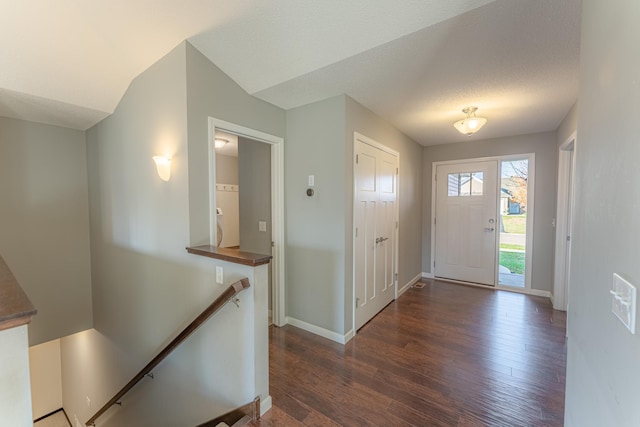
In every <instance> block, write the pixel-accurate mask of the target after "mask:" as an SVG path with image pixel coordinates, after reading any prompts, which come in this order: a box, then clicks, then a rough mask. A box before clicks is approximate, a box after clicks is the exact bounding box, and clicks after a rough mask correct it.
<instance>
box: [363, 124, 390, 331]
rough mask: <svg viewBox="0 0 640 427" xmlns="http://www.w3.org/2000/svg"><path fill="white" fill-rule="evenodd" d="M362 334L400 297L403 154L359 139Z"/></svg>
mask: <svg viewBox="0 0 640 427" xmlns="http://www.w3.org/2000/svg"><path fill="white" fill-rule="evenodd" d="M355 145H356V147H355V152H356V164H355V192H356V194H355V205H354V213H355V218H354V219H355V239H354V257H355V260H354V278H355V283H354V288H355V292H354V294H355V323H356V324H355V327H356V330H357V329H359V328H360V327H361V326H362V325H364V324H365V323H367V322H368V321H369V320H370V319H371V318H372V317H373V316H375V315H376V314H377V313H378V312H379V311H380V310H382V309H383V308H384V307H385V306H386V305H387V304H389V303H390V302H391V301H393V299H394V297H395V273H396V265H395V260H396V252H395V251H396V234H397V233H396V219H397V176H398V175H397V172H398V169H397V168H398V156H397V154H394V153H392V152H390V151H387V150H383V149H381V148H378V147H376V146H374V145H371V144H369V143H367V142H365V141H363V140H362V138H358V137H357V136H356V138H355Z"/></svg>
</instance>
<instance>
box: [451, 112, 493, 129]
mask: <svg viewBox="0 0 640 427" xmlns="http://www.w3.org/2000/svg"><path fill="white" fill-rule="evenodd" d="M477 109H478V107H467V108H464V109H462V112H463V113H465V114H466V115H467V117H465V118H464V119H462V120H458V121H457V122H455V123H454V124H453V127H455V128H456V129H458V131H459V132H460V133H463V134H465V135H467V136H471V135H473V134H474V133H476V132H478V131H479V130H480V128H481V127H482V126H484V125H485V124H486V123H487V119H485V118H484V117H476V110H477Z"/></svg>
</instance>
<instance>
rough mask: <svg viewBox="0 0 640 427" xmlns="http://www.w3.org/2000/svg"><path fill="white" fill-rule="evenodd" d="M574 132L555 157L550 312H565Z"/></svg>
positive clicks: (573, 163) (573, 168)
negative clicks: (554, 231)
mask: <svg viewBox="0 0 640 427" xmlns="http://www.w3.org/2000/svg"><path fill="white" fill-rule="evenodd" d="M575 150H576V132H574V133H573V134H572V135H571V136H570V137H569V138H568V139H567V140H566V141H565V142H564V143H563V144H562V145H561V146H560V151H559V153H558V199H557V205H556V206H557V212H556V254H555V263H554V266H555V267H554V274H553V298H552V300H553V308H555V309H556V310H562V311H566V310H567V307H568V305H569V304H568V302H569V301H568V299H569V298H568V296H569V273H570V270H571V268H570V267H571V223H572V216H573V215H572V211H573V182H574V176H575Z"/></svg>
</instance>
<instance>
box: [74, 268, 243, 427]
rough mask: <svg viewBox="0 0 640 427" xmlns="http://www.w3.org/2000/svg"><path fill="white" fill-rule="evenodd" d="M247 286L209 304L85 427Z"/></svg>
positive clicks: (233, 287)
mask: <svg viewBox="0 0 640 427" xmlns="http://www.w3.org/2000/svg"><path fill="white" fill-rule="evenodd" d="M249 286H250V284H249V279H246V278H245V279H241V280H239V281H237V282H235V283H234V284H232V285H231V286H229V287H228V288H227V289H226V290H225V291H224V292H223V293H222V294H221V295H220V296H219V297H218V298H216V300H215V301H214V302H213V303H211V305H210V306H209V307H207V308H206V309H205V310H204V311H203V312H202V313H200V315H199V316H198V317H196V318H195V320H194V321H193V322H191V323H190V324H189V325H188V326H187V327H186V328H184V330H183V331H182V332H180V334H179V335H178V336H177V337H175V338H174V339H173V341H171V342H170V343H169V344H167V346H166V347H165V348H163V349H162V351H161V352H160V353H158V355H157V356H156V357H154V358H153V360H151V362H149V363H148V364H147V366H145V367H144V368H142V370H141V371H140V372H138V373H137V374H136V376H135V377H133V378H132V379H131V381H129V382H128V383H127V385H125V386H124V387H122V389H121V390H120V391H119V392H118V393H116V395H115V396H113V397H112V398H111V400H109V401H108V402H107V403H105V405H104V406H103V407H102V408H100V409H99V410H98V411H97V412H96V413H95V414H94V415H93V417H91V418H89V420H88V421H87V422H86V423H85V425H87V426H95V422H96V420H97V419H98V418H99V417H100V416H101V415H102V414H104V413H105V412H107V410H108V409H109V408H110V407H112V406H113V405H115V404H116V403H117V402H119V401H120V399H121V398H122V396H124V395H125V394H127V392H128V391H129V390H131V389H132V388H133V387H134V386H135V385H136V384H137V383H138V382H139V381H140V380H141V379H143V378H144V377H145V376H147V375H148V374H149V373H151V371H152V370H153V368H155V367H156V366H158V364H159V363H160V362H162V361H163V360H164V359H165V358H166V357H167V356H168V355H169V354H171V352H172V351H173V350H175V349H176V348H177V347H178V346H179V345H180V344H182V342H183V341H184V340H186V339H187V338H188V337H189V335H191V334H192V333H194V332H195V330H196V329H198V328H199V327H200V326H201V325H202V324H203V323H204V322H206V321H207V319H209V317H211V316H212V315H213V314H214V313H215V312H216V311H218V310H220V309H221V308H222V307H223V306H224V305H225V304H226V303H228V302H229V301H231V299H232V298H233V297H235V296H236V295H237V294H238V293H239V292H240V291H242V290H244V289H247V288H248V287H249Z"/></svg>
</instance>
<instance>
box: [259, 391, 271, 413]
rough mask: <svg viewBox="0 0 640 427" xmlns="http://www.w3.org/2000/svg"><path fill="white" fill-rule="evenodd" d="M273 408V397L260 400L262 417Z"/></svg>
mask: <svg viewBox="0 0 640 427" xmlns="http://www.w3.org/2000/svg"><path fill="white" fill-rule="evenodd" d="M272 406H273V401H272V400H271V395H269V396H267V397H265V398H264V399H262V400H260V416H263V415H264V414H266V413H267V411H268V410H269V409H271V407H272Z"/></svg>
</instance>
